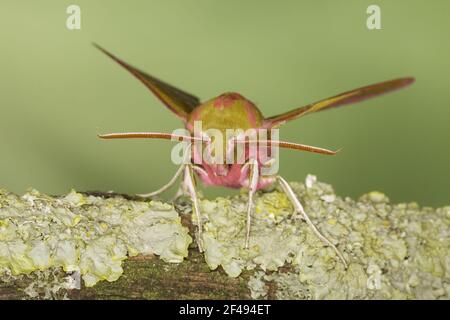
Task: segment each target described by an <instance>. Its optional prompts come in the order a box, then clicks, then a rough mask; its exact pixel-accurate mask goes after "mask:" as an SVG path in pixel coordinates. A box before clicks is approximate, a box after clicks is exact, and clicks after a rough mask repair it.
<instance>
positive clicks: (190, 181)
mask: <svg viewBox="0 0 450 320" xmlns="http://www.w3.org/2000/svg"><path fill="white" fill-rule="evenodd" d="M184 183H185V185H186V188H187V190H188V192H189V195H190V197H191V200H192V207H193V208H192V209H193V211H194V212H195V215H196V216H197V228H198V229H197V230H198V231H197V245H198V250H199V251H200V252H203V226H202V218H201V216H200V206H199V203H198V197H197V191H196V189H195V180H194V170H193V168H192V165H191V164H188V165H186V166H185V168H184Z"/></svg>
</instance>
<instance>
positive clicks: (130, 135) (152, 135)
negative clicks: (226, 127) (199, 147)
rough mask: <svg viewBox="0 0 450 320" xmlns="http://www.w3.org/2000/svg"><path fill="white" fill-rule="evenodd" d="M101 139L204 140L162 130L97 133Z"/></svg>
mask: <svg viewBox="0 0 450 320" xmlns="http://www.w3.org/2000/svg"><path fill="white" fill-rule="evenodd" d="M97 136H98V137H99V138H101V139H164V140H178V141H190V142H193V141H204V140H205V139H202V138H196V137H191V136H185V135H179V134H172V133H164V132H118V133H106V134H98V135H97Z"/></svg>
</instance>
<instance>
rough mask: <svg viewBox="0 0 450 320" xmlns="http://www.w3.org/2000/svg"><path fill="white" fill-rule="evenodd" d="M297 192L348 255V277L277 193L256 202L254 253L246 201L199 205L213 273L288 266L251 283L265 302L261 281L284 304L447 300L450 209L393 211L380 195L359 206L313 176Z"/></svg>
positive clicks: (363, 199) (295, 186) (237, 199)
mask: <svg viewBox="0 0 450 320" xmlns="http://www.w3.org/2000/svg"><path fill="white" fill-rule="evenodd" d="M292 187H293V189H294V191H295V192H296V193H297V195H298V197H299V199H300V200H301V201H302V203H303V205H304V207H305V210H306V212H307V213H308V214H309V216H310V217H311V219H312V220H313V222H314V223H315V224H316V226H317V227H318V228H319V229H320V230H321V232H323V233H324V234H325V235H326V236H327V237H328V238H329V239H330V240H331V241H333V243H334V244H336V245H337V246H338V248H339V249H340V250H341V252H343V254H344V256H345V258H346V260H347V261H348V262H349V267H348V269H347V270H346V269H345V268H344V265H343V264H342V263H341V262H340V261H339V259H338V258H337V256H336V254H335V253H334V251H333V250H332V249H331V248H329V247H326V246H325V245H324V244H323V243H322V241H320V240H319V239H318V238H317V237H316V236H315V235H314V234H313V232H312V230H311V229H310V227H309V226H308V225H307V224H306V223H304V222H302V221H299V220H293V219H292V218H291V215H292V210H293V209H292V206H291V205H290V204H289V202H288V201H287V198H286V196H285V195H284V194H283V193H282V192H281V191H280V190H275V191H273V192H271V193H260V194H259V195H258V198H257V200H256V210H255V214H254V215H253V217H252V228H251V238H250V249H249V250H246V249H244V241H245V221H246V219H245V217H246V201H247V197H246V196H245V195H244V194H241V195H239V196H236V197H234V198H233V199H225V198H218V199H216V200H215V201H209V200H203V201H202V202H201V209H202V213H203V218H204V230H205V232H204V240H205V241H204V242H205V250H206V251H205V258H206V262H207V263H208V265H209V266H210V268H211V269H216V268H217V267H218V266H219V265H221V266H222V267H223V269H224V270H225V272H226V273H227V274H228V275H230V276H231V277H237V276H239V274H240V273H241V272H242V271H243V270H248V269H254V268H260V269H262V270H263V271H276V270H278V269H279V267H281V266H283V265H290V266H291V270H290V271H289V272H286V273H285V272H275V273H274V272H270V273H268V274H267V275H265V276H264V277H261V275H260V274H257V275H258V276H257V277H252V278H251V279H250V282H249V288H250V289H251V292H252V296H253V297H255V298H257V297H262V296H264V289H263V288H264V286H262V284H261V279H264V280H265V281H271V282H274V283H276V284H277V287H278V290H277V292H276V296H277V297H278V298H281V299H286V298H291V299H298V298H302V299H305V298H310V299H324V298H328V299H331V298H335V299H362V298H380V299H400V298H433V299H448V298H449V297H450V237H449V235H450V207H445V208H439V209H431V208H420V207H419V206H418V205H417V203H409V204H397V205H392V204H390V203H389V199H388V198H387V197H386V196H385V195H384V194H382V193H380V192H371V193H368V194H366V195H364V196H362V197H361V198H360V199H359V200H358V201H354V200H352V199H350V198H341V197H338V196H336V194H335V193H334V191H333V189H332V187H331V186H330V185H327V184H324V183H320V182H317V181H316V179H315V178H314V177H312V176H309V177H308V178H307V181H306V183H305V184H299V183H292Z"/></svg>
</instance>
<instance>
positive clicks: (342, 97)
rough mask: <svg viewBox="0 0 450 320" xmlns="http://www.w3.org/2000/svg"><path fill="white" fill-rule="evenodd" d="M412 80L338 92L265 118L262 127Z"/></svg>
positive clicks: (273, 125)
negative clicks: (329, 96)
mask: <svg viewBox="0 0 450 320" xmlns="http://www.w3.org/2000/svg"><path fill="white" fill-rule="evenodd" d="M413 82H414V78H399V79H394V80H389V81H385V82H380V83H376V84H372V85H369V86H365V87H361V88H358V89H354V90H351V91H347V92H344V93H341V94H338V95H336V96H334V97H331V98H328V99H324V100H321V101H318V102H315V103H312V104H309V105H306V106H304V107H301V108H297V109H294V110H291V111H288V112H285V113H282V114H279V115H276V116H272V117H269V118H266V119H265V120H264V127H266V128H273V127H277V126H280V125H282V124H284V123H285V122H287V121H290V120H294V119H297V118H299V117H302V116H304V115H306V114H309V113H313V112H316V111H322V110H328V109H331V108H335V107H340V106H343V105H347V104H351V103H355V102H359V101H363V100H366V99H369V98H373V97H376V96H379V95H382V94H384V93H388V92H391V91H394V90H397V89H401V88H403V87H406V86H408V85H410V84H412V83H413Z"/></svg>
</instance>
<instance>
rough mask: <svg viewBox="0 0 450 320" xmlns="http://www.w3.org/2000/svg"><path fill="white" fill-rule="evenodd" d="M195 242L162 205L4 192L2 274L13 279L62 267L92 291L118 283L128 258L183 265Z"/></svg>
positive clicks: (0, 228)
mask: <svg viewBox="0 0 450 320" xmlns="http://www.w3.org/2000/svg"><path fill="white" fill-rule="evenodd" d="M191 241H192V239H191V237H190V236H189V234H188V230H187V228H185V227H183V226H182V225H181V220H180V217H179V216H178V214H177V212H176V211H174V209H173V207H172V206H171V205H168V204H164V203H161V202H137V201H128V200H125V199H123V198H122V197H113V198H108V199H103V198H100V197H94V196H85V195H83V194H80V193H77V192H75V191H71V192H70V193H69V194H68V195H66V196H65V197H59V198H54V197H49V196H46V195H43V194H40V193H39V192H38V191H36V190H30V191H29V192H28V193H26V194H25V195H24V196H22V197H18V196H16V195H14V194H11V193H8V192H6V191H4V190H2V191H0V270H10V272H11V273H12V275H19V274H28V273H31V272H33V271H38V270H47V269H51V268H53V269H54V268H58V267H61V268H62V269H63V270H64V271H65V272H79V273H80V274H81V276H82V278H83V280H84V282H85V285H86V286H93V285H95V284H96V283H97V282H98V281H100V280H108V281H115V280H117V279H118V278H119V277H120V275H121V274H122V272H123V270H122V261H123V260H124V259H126V258H127V257H128V256H135V255H138V254H156V255H159V256H160V257H161V259H163V260H164V261H167V262H174V263H178V262H181V261H182V260H183V259H184V258H185V257H187V255H188V246H189V244H190V243H191ZM28 292H29V293H33V290H32V287H30V289H29V290H28Z"/></svg>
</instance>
